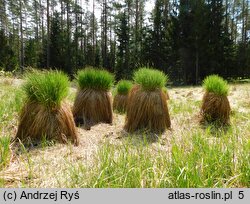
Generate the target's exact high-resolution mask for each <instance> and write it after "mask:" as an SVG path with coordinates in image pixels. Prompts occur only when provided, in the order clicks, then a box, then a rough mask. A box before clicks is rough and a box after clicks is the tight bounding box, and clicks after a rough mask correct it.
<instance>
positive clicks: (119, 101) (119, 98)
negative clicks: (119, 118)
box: [113, 94, 128, 113]
mask: <svg viewBox="0 0 250 204" xmlns="http://www.w3.org/2000/svg"><path fill="white" fill-rule="evenodd" d="M127 100H128V94H126V95H125V94H124V95H123V94H116V95H115V97H114V101H113V109H114V110H117V111H118V112H121V113H124V112H126V109H127Z"/></svg>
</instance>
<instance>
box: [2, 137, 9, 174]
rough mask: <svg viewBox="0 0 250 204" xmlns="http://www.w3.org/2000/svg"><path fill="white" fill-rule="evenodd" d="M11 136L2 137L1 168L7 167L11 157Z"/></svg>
mask: <svg viewBox="0 0 250 204" xmlns="http://www.w3.org/2000/svg"><path fill="white" fill-rule="evenodd" d="M10 141H11V139H10V137H0V169H1V168H3V167H5V166H6V165H7V164H8V163H9V161H10V157H11V150H10Z"/></svg>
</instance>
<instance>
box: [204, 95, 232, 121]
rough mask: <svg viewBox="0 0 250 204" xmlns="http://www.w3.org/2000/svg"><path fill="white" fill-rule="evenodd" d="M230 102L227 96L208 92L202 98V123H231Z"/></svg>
mask: <svg viewBox="0 0 250 204" xmlns="http://www.w3.org/2000/svg"><path fill="white" fill-rule="evenodd" d="M230 111H231V108H230V104H229V101H228V98H227V96H220V95H217V94H215V93H212V92H206V93H205V94H204V96H203V99H202V106H201V111H200V114H201V123H205V122H208V123H211V122H216V123H219V124H223V125H228V124H229V123H230Z"/></svg>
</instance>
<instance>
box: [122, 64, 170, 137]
mask: <svg viewBox="0 0 250 204" xmlns="http://www.w3.org/2000/svg"><path fill="white" fill-rule="evenodd" d="M151 79H152V80H151ZM134 81H135V82H136V83H137V84H136V85H134V87H133V88H132V89H131V91H130V92H129V96H128V104H127V115H126V120H125V127H124V128H125V130H127V131H128V132H134V131H136V130H140V129H148V130H150V131H153V132H159V133H161V132H163V131H165V130H166V128H170V127H171V121H170V116H169V112H168V106H167V94H166V92H164V91H163V89H162V88H163V87H164V86H165V83H166V81H167V77H166V76H165V75H164V73H162V72H160V71H158V70H153V69H148V68H142V69H139V70H138V71H137V72H135V73H134Z"/></svg>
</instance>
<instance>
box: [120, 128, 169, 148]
mask: <svg viewBox="0 0 250 204" xmlns="http://www.w3.org/2000/svg"><path fill="white" fill-rule="evenodd" d="M166 131H171V130H170V129H169V130H166ZM163 134H164V132H163V133H156V132H152V131H149V130H147V129H143V130H138V131H136V132H133V133H129V132H127V131H125V130H124V129H123V130H122V131H120V132H119V133H118V137H117V138H116V139H122V140H129V141H130V142H132V143H133V144H135V145H137V144H139V145H141V144H145V145H147V144H152V143H155V142H159V140H160V139H161V137H162V135H163Z"/></svg>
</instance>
